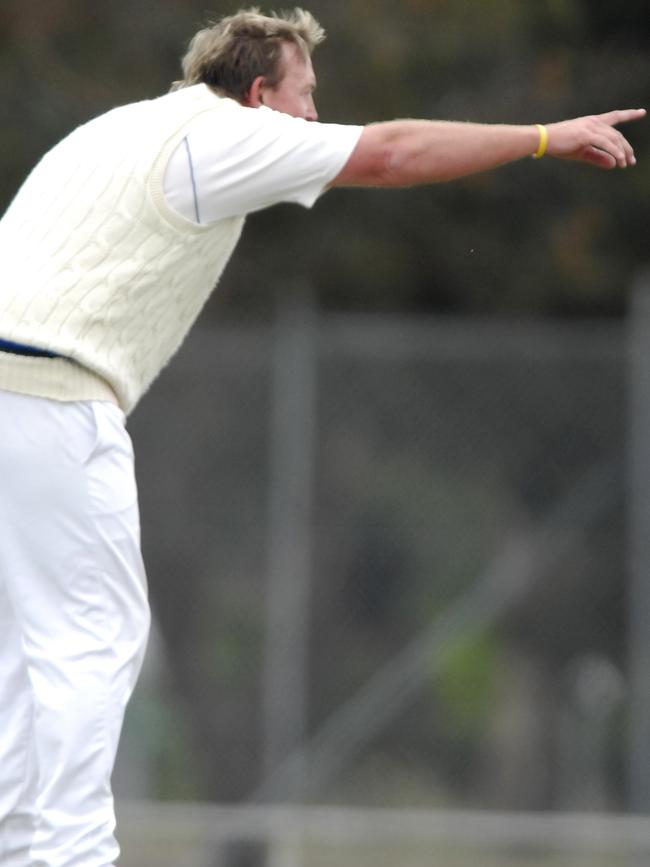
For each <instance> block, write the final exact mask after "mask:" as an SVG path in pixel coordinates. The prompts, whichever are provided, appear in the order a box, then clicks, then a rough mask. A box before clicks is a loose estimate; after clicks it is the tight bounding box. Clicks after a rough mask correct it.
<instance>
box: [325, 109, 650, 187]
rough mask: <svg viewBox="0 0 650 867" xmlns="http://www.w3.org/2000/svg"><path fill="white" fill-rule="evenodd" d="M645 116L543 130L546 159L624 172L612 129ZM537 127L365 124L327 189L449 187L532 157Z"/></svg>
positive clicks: (626, 161) (630, 158)
mask: <svg viewBox="0 0 650 867" xmlns="http://www.w3.org/2000/svg"><path fill="white" fill-rule="evenodd" d="M644 116H645V109H627V110H624V111H611V112H608V113H606V114H599V115H590V116H588V117H579V118H575V119H573V120H566V121H561V122H559V123H552V124H549V125H548V126H547V127H546V129H547V132H548V143H547V147H546V153H547V155H548V156H552V157H556V158H557V159H564V160H577V161H579V162H584V163H589V164H591V165H594V166H597V167H599V168H603V169H613V168H616V167H618V168H625V167H626V166H632V165H634V164H635V162H636V160H635V158H634V152H633V150H632V147H631V145H630V143H629V142H628V141H627V140H626V138H625V137H624V136H623V135H622V134H621V133H620V132H619V131H618V130H617V129H616V126H617V125H618V124H621V123H627V122H628V121H632V120H639V119H640V118H642V117H644ZM539 142H540V130H539V129H538V127H537V126H534V125H531V126H515V125H512V126H508V125H502V124H476V123H458V122H453V121H426V120H395V121H388V122H384V123H375V124H369V125H368V126H366V127H365V128H364V130H363V132H362V134H361V138H360V139H359V142H358V144H357V147H356V148H355V149H354V151H353V153H352V155H351V157H350V159H349V160H348V162H347V163H346V165H345V166H344V167H343V169H342V171H341V172H340V173H339V175H338V176H337V177H336V178H335V179H334V180H333V182H332V184H331V186H334V187H337V186H339V187H340V186H352V187H353V186H378V187H408V186H414V185H418V184H428V183H435V182H437V181H449V180H452V179H453V178H459V177H463V176H464V175H470V174H474V173H476V172H481V171H485V170H486V169H492V168H496V167H497V166H500V165H505V164H506V163H510V162H514V161H515V160H519V159H521V158H523V157H526V156H529V155H531V154H534V153H535V152H536V151H537V149H538V146H539Z"/></svg>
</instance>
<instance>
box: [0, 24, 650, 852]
mask: <svg viewBox="0 0 650 867" xmlns="http://www.w3.org/2000/svg"><path fill="white" fill-rule="evenodd" d="M323 36H324V34H323V31H322V29H321V28H320V26H319V25H318V24H317V22H316V21H315V20H314V19H313V18H312V16H311V15H309V14H308V13H307V12H304V11H302V10H299V9H296V10H294V11H293V12H292V13H290V14H287V15H285V16H284V17H264V16H262V15H260V14H259V13H258V12H257V11H256V10H250V11H247V12H241V13H238V14H237V15H234V16H231V17H228V18H225V19H223V20H222V21H220V22H218V23H217V24H215V25H213V26H211V27H208V28H206V29H205V30H202V31H200V32H199V33H198V34H197V35H196V36H195V37H194V39H193V40H192V43H191V44H190V47H189V50H188V53H187V55H186V57H185V59H184V62H183V71H184V79H183V80H182V81H181V82H177V83H176V85H175V87H174V89H173V91H172V92H171V93H170V94H167V95H165V96H163V97H160V98H158V99H154V100H150V101H145V102H141V103H137V104H134V105H128V106H124V107H121V108H118V109H115V110H113V111H110V112H108V113H107V114H104V115H103V116H101V117H99V118H96V119H95V120H92V121H90V122H89V123H87V124H85V125H83V126H81V127H80V128H78V129H77V130H75V131H73V132H72V133H71V134H70V135H69V136H68V137H67V138H65V139H64V140H63V141H62V142H61V143H59V144H58V145H57V146H56V147H54V148H53V149H52V150H51V151H50V152H49V153H48V154H46V155H45V156H44V157H43V159H42V160H41V161H40V162H39V164H38V165H37V166H36V167H35V169H34V170H33V171H32V173H31V174H30V176H29V177H28V178H27V180H26V181H25V183H24V184H23V186H22V187H21V189H20V191H19V192H18V194H17V196H16V198H15V199H14V201H13V202H12V204H11V205H10V207H9V209H8V211H7V212H6V214H5V216H4V217H3V219H2V221H0V262H2V267H3V279H2V281H0V418H1V419H2V422H1V424H2V438H1V440H0V444H1V448H0V477H1V478H2V486H1V488H0V635H1V636H2V639H1V644H0V672H2V678H1V681H0V862H1V863H2V865H3V867H27V865H31V867H82V865H83V867H107V865H111V864H113V862H114V861H115V859H116V857H117V855H118V852H119V849H118V846H117V843H116V841H115V838H114V836H113V830H114V813H113V804H112V796H111V786H110V776H111V771H112V767H113V762H114V758H115V753H116V749H117V742H118V738H119V732H120V727H121V724H122V717H123V713H124V707H125V705H126V702H127V701H128V698H129V696H130V694H131V692H132V689H133V687H134V684H135V681H136V678H137V675H138V671H139V668H140V664H141V660H142V656H143V653H144V646H145V642H146V636H147V630H148V624H149V610H148V605H147V594H146V585H145V575H144V569H143V566H142V562H141V557H140V546H139V526H138V510H137V497H136V489H135V482H134V476H133V457H132V452H131V444H130V441H129V438H128V435H127V433H126V431H125V427H124V421H125V417H126V415H127V414H128V413H129V412H130V411H131V410H132V409H133V407H134V406H135V405H136V403H137V402H138V400H139V399H140V397H141V396H142V394H143V393H144V392H145V391H146V389H147V388H148V387H149V385H150V384H151V382H152V381H153V379H154V378H155V377H156V376H157V374H158V373H159V372H160V370H161V368H162V367H163V366H164V365H165V364H166V362H167V361H168V359H169V358H170V357H171V356H172V355H173V353H174V352H175V350H176V349H177V347H178V346H179V344H180V343H181V341H182V339H183V338H184V336H185V334H186V332H187V331H188V329H189V328H190V326H191V324H192V323H193V321H194V320H195V318H196V316H197V315H198V313H199V311H200V309H201V307H202V305H203V304H204V302H205V300H206V298H207V297H208V295H209V293H210V292H211V290H212V288H213V287H214V285H215V283H216V281H217V280H218V278H219V275H220V274H221V272H222V270H223V268H224V267H225V265H226V262H227V261H228V258H229V256H230V254H231V252H232V250H233V248H234V246H235V244H236V242H237V239H238V237H239V234H240V232H241V229H242V226H243V222H244V218H245V216H246V214H248V213H250V212H252V211H256V210H259V209H261V208H266V207H268V206H270V205H273V204H275V203H278V202H286V201H293V202H298V203H300V204H302V205H304V206H306V207H310V206H311V205H312V204H313V203H314V202H315V200H316V199H317V198H318V197H319V196H320V195H321V194H322V193H323V192H324V191H325V190H326V189H327V188H329V187H336V186H371V185H372V186H384V187H393V186H407V185H412V184H426V183H433V182H436V181H443V180H449V179H451V178H455V177H460V176H462V175H466V174H469V173H471V172H477V171H482V170H485V169H491V168H494V167H496V166H498V165H501V164H503V163H508V162H511V161H513V160H517V159H520V158H523V157H526V156H529V155H536V156H538V157H541V156H542V155H544V154H547V155H549V156H554V157H557V158H560V159H567V160H569V159H573V160H579V161H582V162H587V163H591V164H593V165H595V166H598V167H601V168H614V167H617V166H618V167H620V168H623V167H625V166H630V165H634V162H635V159H634V154H633V152H632V148H631V147H630V145H629V143H628V142H627V141H626V139H625V138H624V137H623V136H622V135H621V134H620V132H618V131H617V130H616V129H615V125H617V124H619V123H621V122H624V121H631V120H635V119H638V118H641V117H642V116H643V115H644V112H643V111H642V110H629V111H615V112H610V113H608V114H604V115H600V116H595V117H584V118H577V119H574V120H569V121H565V122H562V123H555V124H551V125H549V126H548V127H544V126H536V125H522V126H497V125H474V124H461V123H446V122H432V121H418V120H403V121H393V122H388V123H377V124H371V125H369V126H366V127H363V128H362V127H353V126H339V125H334V124H321V123H317V122H316V121H317V113H316V108H315V105H314V98H313V93H314V88H315V86H316V78H315V75H314V71H313V67H312V63H311V53H312V51H313V49H314V47H315V46H316V45H317V44H318V43H319V42H320V41H321V40H322V39H323ZM307 121H310V122H309V123H308V122H307Z"/></svg>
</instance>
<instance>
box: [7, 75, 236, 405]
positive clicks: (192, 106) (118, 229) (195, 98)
mask: <svg viewBox="0 0 650 867" xmlns="http://www.w3.org/2000/svg"><path fill="white" fill-rule="evenodd" d="M238 110H241V109H240V108H239V106H237V105H236V103H233V102H232V101H231V100H228V99H221V98H219V97H217V96H215V95H214V94H213V93H212V92H211V91H210V90H209V89H208V88H207V87H205V86H204V85H197V86H195V87H190V88H186V89H183V90H179V91H176V92H175V93H172V94H168V95H166V96H163V97H160V98H159V99H154V100H151V101H145V102H140V103H136V104H133V105H129V106H124V107H122V108H117V109H114V110H113V111H110V112H108V113H107V114H104V115H102V116H101V117H99V118H97V119H95V120H92V121H90V122H89V123H87V124H85V125H84V126H81V127H79V128H78V129H77V130H75V131H74V132H73V133H71V134H70V135H69V136H68V137H67V138H65V139H64V140H63V141H62V142H60V143H59V144H58V145H57V146H56V147H55V148H53V149H52V150H51V151H50V152H49V153H48V154H46V155H45V157H44V158H43V159H42V160H41V161H40V163H39V164H38V165H37V166H36V167H35V169H34V170H33V172H32V173H31V174H30V175H29V177H28V178H27V180H26V181H25V183H24V184H23V186H22V188H21V189H20V191H19V192H18V194H17V196H16V198H15V199H14V201H13V202H12V204H11V205H10V207H9V209H8V211H7V213H6V214H5V216H4V217H3V219H2V221H0V267H1V268H2V280H0V337H3V338H5V339H8V340H12V341H15V342H17V343H24V344H28V345H31V346H36V347H39V348H40V349H47V350H51V351H53V352H55V353H57V354H59V355H61V356H64V358H57V359H47V358H31V357H30V358H26V357H23V356H15V355H9V354H7V353H0V388H6V389H8V390H11V391H19V392H24V393H27V394H37V395H42V396H45V397H53V398H56V399H63V400H68V399H93V398H96V399H111V398H112V397H113V395H114V396H116V398H117V401H118V403H119V405H120V406H121V407H122V409H123V410H124V411H125V412H127V413H128V412H130V411H131V410H132V409H133V407H134V406H135V404H136V403H137V401H138V400H139V398H140V397H141V395H142V394H143V393H144V392H145V391H146V389H147V388H148V387H149V385H150V383H151V382H152V380H153V379H154V378H155V377H156V375H157V374H158V373H159V371H160V370H161V368H162V367H163V366H164V365H165V364H166V363H167V361H168V360H169V358H170V357H171V356H172V355H173V353H174V352H175V351H176V349H177V348H178V347H179V345H180V343H181V342H182V340H183V338H184V337H185V335H186V333H187V331H188V330H189V328H190V326H191V325H192V323H193V322H194V320H195V319H196V317H197V316H198V314H199V312H200V310H201V308H202V307H203V305H204V303H205V301H206V300H207V298H208V295H209V294H210V292H211V291H212V289H213V287H214V286H215V284H216V282H217V280H218V279H219V277H220V275H221V272H222V271H223V268H224V267H225V265H226V263H227V261H228V259H229V257H230V255H231V253H232V251H233V248H234V246H235V244H236V243H237V240H238V238H239V235H240V233H241V229H242V226H243V222H244V220H243V218H240V217H237V218H232V219H227V220H221V221H219V222H217V223H215V224H212V225H208V226H197V225H195V224H193V223H191V222H189V221H187V220H185V219H184V218H182V217H180V216H179V215H178V214H176V213H175V212H174V211H173V210H171V209H170V208H169V207H168V206H167V205H166V203H165V200H164V195H163V178H164V172H165V167H166V165H167V161H168V159H169V156H170V155H171V153H172V151H173V150H174V148H175V147H176V146H177V144H178V143H179V142H180V141H181V140H182V138H183V135H184V132H185V128H186V126H187V125H188V124H189V123H190V121H191V120H192V119H193V118H195V117H196V116H197V115H198V114H200V113H201V112H220V113H223V115H224V122H228V123H230V122H236V112H237V111H238Z"/></svg>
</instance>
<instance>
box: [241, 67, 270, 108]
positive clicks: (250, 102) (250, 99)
mask: <svg viewBox="0 0 650 867" xmlns="http://www.w3.org/2000/svg"><path fill="white" fill-rule="evenodd" d="M264 89H265V84H264V76H263V75H258V76H257V78H256V79H254V81H253V83H252V84H251V86H250V87H249V88H248V90H247V91H246V93H245V94H244V98H243V99H242V105H245V106H247V107H248V108H259V107H260V105H264V93H263V91H264Z"/></svg>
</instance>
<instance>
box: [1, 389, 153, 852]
mask: <svg viewBox="0 0 650 867" xmlns="http://www.w3.org/2000/svg"><path fill="white" fill-rule="evenodd" d="M139 537H140V529H139V516H138V505H137V494H136V486H135V478H134V470H133V453H132V448H131V441H130V438H129V436H128V434H127V432H126V430H125V427H124V416H123V413H122V412H121V410H120V409H118V408H117V407H116V406H114V405H112V404H110V403H106V402H88V401H85V402H76V403H61V402H56V401H50V400H45V399H43V398H36V397H29V396H25V395H18V394H11V393H8V392H3V391H0V865H2V867H109V865H112V864H113V863H114V861H115V859H116V858H117V856H118V854H119V848H118V845H117V842H116V840H115V837H114V829H115V815H114V809H113V798H112V793H111V773H112V770H113V763H114V760H115V754H116V751H117V744H118V739H119V735H120V729H121V726H122V719H123V716H124V709H125V706H126V703H127V701H128V699H129V696H130V695H131V692H132V691H133V687H134V685H135V681H136V679H137V676H138V673H139V670H140V666H141V663H142V658H143V655H144V649H145V644H146V639H147V634H148V629H149V606H148V602H147V592H146V581H145V573H144V568H143V565H142V558H141V555H140V538H139Z"/></svg>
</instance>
